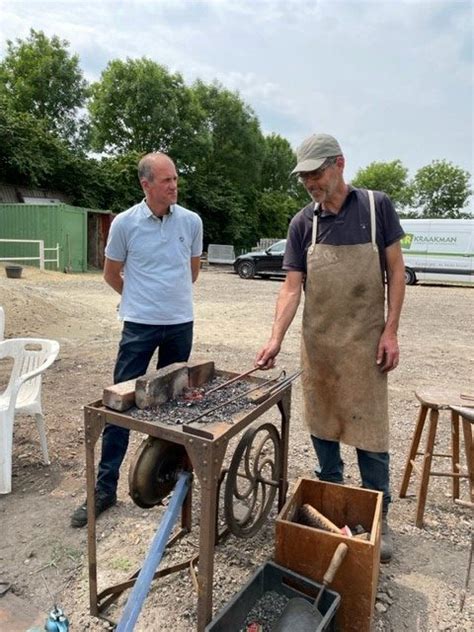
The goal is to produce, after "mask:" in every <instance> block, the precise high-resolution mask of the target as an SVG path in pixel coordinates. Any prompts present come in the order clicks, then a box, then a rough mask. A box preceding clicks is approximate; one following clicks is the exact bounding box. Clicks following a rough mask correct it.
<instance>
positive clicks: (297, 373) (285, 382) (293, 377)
mask: <svg viewBox="0 0 474 632" xmlns="http://www.w3.org/2000/svg"><path fill="white" fill-rule="evenodd" d="M302 373H303V369H300V370H299V371H295V373H292V374H291V375H289V376H288V377H285V379H284V380H282V381H281V382H277V383H276V384H274V385H273V386H271V387H270V388H269V389H268V391H267V393H271V392H272V391H276V390H278V389H279V388H284V387H286V386H288V384H291V382H293V381H294V380H296V378H297V377H299V376H300V375H301V374H302Z"/></svg>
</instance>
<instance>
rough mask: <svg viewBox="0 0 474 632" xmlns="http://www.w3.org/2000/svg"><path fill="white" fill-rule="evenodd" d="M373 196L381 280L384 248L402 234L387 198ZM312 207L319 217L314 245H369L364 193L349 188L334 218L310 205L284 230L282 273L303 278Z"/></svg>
mask: <svg viewBox="0 0 474 632" xmlns="http://www.w3.org/2000/svg"><path fill="white" fill-rule="evenodd" d="M374 196H375V217H376V241H377V246H378V249H379V256H380V267H381V270H382V277H383V278H385V270H386V265H385V248H388V247H389V246H391V245H392V244H394V243H395V242H396V241H399V240H400V239H401V238H402V237H403V235H404V234H405V233H404V232H403V228H402V227H401V225H400V220H399V217H398V215H397V212H396V211H395V209H394V207H393V204H392V202H391V201H390V198H389V197H388V196H387V195H386V194H385V193H382V192H381V191H374ZM315 206H316V212H317V213H319V218H318V235H317V238H316V243H318V244H328V245H331V246H353V245H356V244H366V243H368V242H370V241H371V234H370V207H369V198H368V195H367V191H366V190H365V189H356V188H354V187H352V186H350V185H349V193H348V195H347V197H346V199H345V200H344V203H343V205H342V207H341V210H340V211H339V213H338V214H337V215H334V214H333V213H330V212H328V211H320V210H319V204H315V203H314V202H311V203H310V204H308V205H307V206H305V207H304V208H303V209H302V210H301V211H299V213H297V214H296V215H295V216H294V217H293V219H292V220H291V222H290V227H289V229H288V237H287V239H288V240H287V242H286V249H285V257H284V259H283V270H287V271H296V272H303V273H305V274H306V255H307V252H308V248H309V246H310V245H311V234H312V230H313V217H314V213H315Z"/></svg>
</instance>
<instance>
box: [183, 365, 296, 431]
mask: <svg viewBox="0 0 474 632" xmlns="http://www.w3.org/2000/svg"><path fill="white" fill-rule="evenodd" d="M283 373H285V371H282V372H281V373H280V375H279V376H278V377H274V378H273V379H271V380H267V381H266V382H262V383H261V384H258V386H255V387H254V388H251V389H249V390H248V391H245V393H240V395H237V396H236V397H232V398H231V399H228V400H226V401H225V402H223V403H222V404H218V405H217V406H214V408H208V409H207V410H205V411H204V412H203V413H201V414H200V415H198V416H197V417H193V418H192V419H190V420H189V421H187V422H186V425H188V424H192V423H194V422H195V421H197V420H198V419H201V418H202V417H205V416H206V415H210V414H211V413H213V412H214V411H215V410H218V409H219V408H223V407H224V406H227V405H228V404H232V403H233V402H236V401H237V400H238V399H242V397H245V396H246V395H250V393H253V392H254V391H257V390H258V389H260V388H262V386H266V385H267V384H271V383H272V382H275V381H276V380H279V379H280V377H281V376H282V374H283ZM223 386H224V385H223Z"/></svg>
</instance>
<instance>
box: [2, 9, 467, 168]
mask: <svg viewBox="0 0 474 632" xmlns="http://www.w3.org/2000/svg"><path fill="white" fill-rule="evenodd" d="M0 15H1V18H0V57H3V55H4V54H5V50H6V40H7V39H15V38H17V37H19V38H25V37H26V36H27V35H28V32H29V29H30V28H31V27H32V28H34V29H41V30H43V31H44V32H45V33H46V34H47V35H53V34H54V35H58V36H59V37H61V38H62V39H66V40H67V41H68V42H69V43H70V50H71V51H73V52H75V53H77V54H78V55H79V58H80V63H81V67H82V69H83V71H84V74H85V76H86V78H87V79H88V80H90V81H93V80H96V79H98V78H99V77H100V73H101V72H102V70H103V69H104V68H105V66H106V64H107V62H108V61H109V60H111V59H116V58H120V59H125V58H127V57H132V58H133V57H142V56H146V57H149V58H151V59H153V60H155V61H157V62H158V63H160V64H163V65H165V66H167V67H168V69H169V70H170V71H179V72H180V73H181V74H182V75H183V77H184V79H185V81H187V82H188V83H192V82H193V81H194V80H195V79H196V78H198V77H199V78H201V79H203V80H204V81H207V82H211V81H213V80H218V81H219V82H221V83H222V84H223V85H224V86H226V87H227V88H230V89H232V90H236V91H238V92H239V93H240V95H241V96H242V98H243V99H244V100H245V101H246V102H247V103H248V104H249V105H251V107H252V108H253V109H254V111H255V112H256V114H257V116H258V117H259V119H260V122H261V126H262V130H263V131H264V132H265V133H271V132H276V133H278V134H281V135H282V136H284V137H286V138H287V139H288V140H289V141H290V142H291V144H292V145H293V146H294V147H296V146H297V145H298V144H299V143H300V142H301V140H302V139H303V138H304V137H305V136H307V135H309V134H311V133H313V132H315V131H324V132H328V133H332V134H334V135H335V136H337V137H338V139H339V140H340V143H341V145H342V147H343V150H344V153H345V155H346V161H347V175H348V177H349V178H350V177H351V176H352V175H354V173H355V172H356V171H357V169H358V168H360V167H364V166H366V165H367V164H369V163H370V162H372V161H373V160H381V161H389V160H394V159H396V158H399V159H400V160H402V162H403V163H404V164H405V165H406V166H407V167H408V168H409V170H410V174H411V175H413V174H414V172H415V171H416V169H418V168H419V167H421V166H423V165H426V164H428V163H429V162H431V161H432V160H434V159H447V160H450V161H452V162H453V163H455V164H457V165H459V166H461V167H463V168H464V169H467V170H469V171H470V172H471V173H472V172H473V111H474V104H473V46H472V29H473V3H472V1H471V0H373V1H372V0H312V1H310V0H125V1H121V0H100V1H95V2H89V1H84V0H75V1H74V2H73V1H72V0H57V1H50V2H48V1H43V0H28V1H27V2H24V1H22V0H0Z"/></svg>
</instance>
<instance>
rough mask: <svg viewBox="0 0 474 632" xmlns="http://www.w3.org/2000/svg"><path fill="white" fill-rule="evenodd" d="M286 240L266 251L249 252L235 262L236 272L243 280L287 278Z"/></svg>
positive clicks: (276, 243)
mask: <svg viewBox="0 0 474 632" xmlns="http://www.w3.org/2000/svg"><path fill="white" fill-rule="evenodd" d="M285 246H286V239H281V240H280V241H277V242H275V243H274V244H272V245H271V246H270V247H269V248H267V249H266V250H263V251H260V252H247V253H245V254H244V255H240V257H237V259H236V260H235V261H234V270H235V271H236V272H237V274H238V275H239V276H240V277H242V279H253V277H254V276H285V274H286V273H285V272H284V270H282V269H281V266H282V265H283V255H284V254H285Z"/></svg>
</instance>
